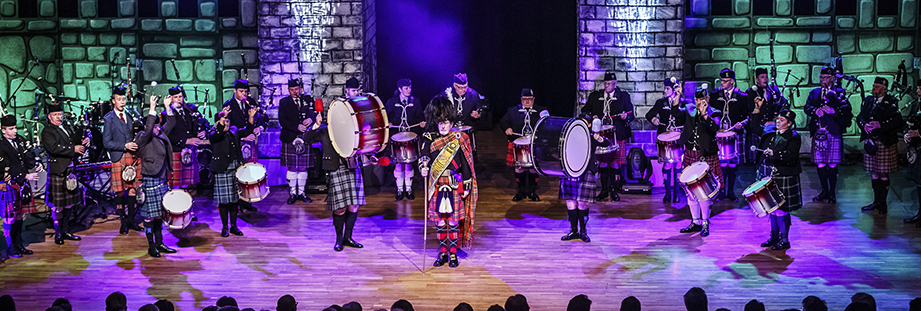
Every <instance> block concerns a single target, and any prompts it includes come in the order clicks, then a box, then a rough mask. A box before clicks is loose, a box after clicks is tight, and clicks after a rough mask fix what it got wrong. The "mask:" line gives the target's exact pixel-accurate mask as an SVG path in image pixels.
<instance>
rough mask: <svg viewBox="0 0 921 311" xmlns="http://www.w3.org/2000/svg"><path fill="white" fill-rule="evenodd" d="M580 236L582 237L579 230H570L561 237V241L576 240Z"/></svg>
mask: <svg viewBox="0 0 921 311" xmlns="http://www.w3.org/2000/svg"><path fill="white" fill-rule="evenodd" d="M578 238H580V237H579V233H578V232H575V231H569V233H567V234H566V235H564V236H563V237H561V238H560V240H561V241H571V240H575V239H578Z"/></svg>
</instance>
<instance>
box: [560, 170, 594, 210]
mask: <svg viewBox="0 0 921 311" xmlns="http://www.w3.org/2000/svg"><path fill="white" fill-rule="evenodd" d="M595 179H596V178H595V173H594V172H585V174H582V176H580V177H579V178H575V179H573V178H566V177H560V200H567V201H569V200H572V201H578V202H584V203H595V196H597V195H598V185H596V184H595V183H596V180H595Z"/></svg>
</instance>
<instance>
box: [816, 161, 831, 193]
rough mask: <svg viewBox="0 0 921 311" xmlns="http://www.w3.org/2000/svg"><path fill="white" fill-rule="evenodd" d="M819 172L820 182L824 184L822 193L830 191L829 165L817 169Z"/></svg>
mask: <svg viewBox="0 0 921 311" xmlns="http://www.w3.org/2000/svg"><path fill="white" fill-rule="evenodd" d="M816 170H817V171H818V172H819V184H821V185H822V193H823V194H827V193H828V167H820V168H818V169H816Z"/></svg>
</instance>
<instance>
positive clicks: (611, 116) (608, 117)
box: [602, 111, 633, 119]
mask: <svg viewBox="0 0 921 311" xmlns="http://www.w3.org/2000/svg"><path fill="white" fill-rule="evenodd" d="M624 112H625V113H628V114H629V113H633V111H624ZM617 115H619V114H615V115H610V116H607V117H604V118H602V119H610V118H613V117H616V116H617Z"/></svg>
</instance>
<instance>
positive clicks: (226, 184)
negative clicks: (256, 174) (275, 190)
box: [214, 160, 240, 204]
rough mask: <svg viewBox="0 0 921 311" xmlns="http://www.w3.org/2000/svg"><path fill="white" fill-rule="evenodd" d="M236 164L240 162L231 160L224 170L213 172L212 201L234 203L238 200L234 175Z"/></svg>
mask: <svg viewBox="0 0 921 311" xmlns="http://www.w3.org/2000/svg"><path fill="white" fill-rule="evenodd" d="M238 166H240V162H238V161H237V160H233V161H232V162H230V165H229V166H227V170H226V171H224V172H220V173H214V201H216V202H217V203H218V204H230V203H236V202H237V201H238V200H240V193H239V187H238V184H237V176H236V172H237V167H238Z"/></svg>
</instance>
